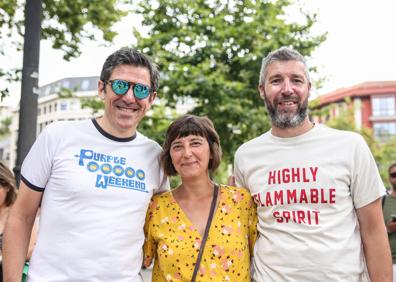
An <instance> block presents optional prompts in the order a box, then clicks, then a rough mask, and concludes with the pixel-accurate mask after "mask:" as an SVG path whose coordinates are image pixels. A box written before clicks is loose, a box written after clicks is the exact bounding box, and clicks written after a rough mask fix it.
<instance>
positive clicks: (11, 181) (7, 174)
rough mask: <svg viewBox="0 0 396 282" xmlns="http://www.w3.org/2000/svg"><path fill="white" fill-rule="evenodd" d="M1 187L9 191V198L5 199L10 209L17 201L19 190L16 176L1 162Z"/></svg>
mask: <svg viewBox="0 0 396 282" xmlns="http://www.w3.org/2000/svg"><path fill="white" fill-rule="evenodd" d="M0 185H1V186H2V187H3V189H8V191H7V196H6V198H5V205H6V206H7V207H9V206H11V205H12V204H13V203H14V202H15V200H16V197H17V189H16V183H15V177H14V174H13V173H12V172H11V170H9V169H8V167H7V166H6V165H5V164H4V163H3V162H0ZM0 189H1V188H0Z"/></svg>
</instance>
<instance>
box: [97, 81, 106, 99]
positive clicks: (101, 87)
mask: <svg viewBox="0 0 396 282" xmlns="http://www.w3.org/2000/svg"><path fill="white" fill-rule="evenodd" d="M105 94H106V92H105V83H104V82H103V81H101V80H99V81H98V96H99V98H100V99H102V100H104V98H105Z"/></svg>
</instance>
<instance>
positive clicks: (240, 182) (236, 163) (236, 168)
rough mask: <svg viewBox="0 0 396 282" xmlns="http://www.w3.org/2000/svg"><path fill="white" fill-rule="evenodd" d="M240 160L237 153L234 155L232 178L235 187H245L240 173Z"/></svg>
mask: <svg viewBox="0 0 396 282" xmlns="http://www.w3.org/2000/svg"><path fill="white" fill-rule="evenodd" d="M240 162H241V160H240V157H239V151H237V152H236V153H235V159H234V177H235V184H236V186H237V187H246V188H248V187H247V185H246V183H245V181H244V177H243V174H242V172H241V164H240Z"/></svg>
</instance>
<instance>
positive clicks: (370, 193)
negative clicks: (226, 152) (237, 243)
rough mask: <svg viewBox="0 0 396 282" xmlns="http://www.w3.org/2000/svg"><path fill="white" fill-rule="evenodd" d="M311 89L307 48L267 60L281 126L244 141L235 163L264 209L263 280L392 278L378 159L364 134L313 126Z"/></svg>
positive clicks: (258, 253)
mask: <svg viewBox="0 0 396 282" xmlns="http://www.w3.org/2000/svg"><path fill="white" fill-rule="evenodd" d="M310 88H311V83H310V79H309V74H308V68H307V65H306V63H305V60H304V58H303V57H302V55H301V54H300V53H298V52H297V51H295V50H292V49H290V48H285V47H283V48H280V49H278V50H275V51H274V52H271V53H270V54H269V55H268V56H267V57H266V58H264V60H263V63H262V68H261V73H260V83H259V92H260V96H261V97H262V98H263V100H264V101H265V105H266V108H267V110H268V112H269V115H270V117H271V120H272V128H271V130H270V131H268V132H266V133H264V134H263V135H261V136H259V137H257V138H255V139H253V140H251V141H249V142H247V143H245V144H243V145H242V146H241V147H240V148H239V149H238V150H237V152H236V154H235V166H234V167H235V179H236V183H237V184H238V186H243V187H247V188H248V189H249V190H250V192H251V194H252V197H253V198H254V200H255V202H256V203H257V213H258V218H259V223H258V231H259V238H258V239H257V241H256V245H255V250H254V257H253V267H254V273H253V280H254V281H266V282H267V281H276V282H279V281H296V282H297V281H298V282H300V281H348V282H353V281H356V282H361V281H369V279H371V281H391V277H392V267H391V256H390V252H389V245H388V241H387V236H386V229H385V225H384V221H383V218H382V211H381V201H380V198H381V196H382V195H383V194H384V193H385V188H384V185H383V183H382V181H381V178H380V176H379V173H378V169H377V167H376V164H375V161H374V159H373V156H372V154H371V152H370V150H369V148H368V146H367V145H366V143H365V141H364V140H363V138H362V137H361V136H360V135H358V134H356V133H352V132H346V131H340V130H335V129H331V128H328V127H326V126H324V125H321V124H314V123H313V122H311V121H310V120H309V118H308V114H307V112H308V97H309V92H310ZM367 270H368V271H367Z"/></svg>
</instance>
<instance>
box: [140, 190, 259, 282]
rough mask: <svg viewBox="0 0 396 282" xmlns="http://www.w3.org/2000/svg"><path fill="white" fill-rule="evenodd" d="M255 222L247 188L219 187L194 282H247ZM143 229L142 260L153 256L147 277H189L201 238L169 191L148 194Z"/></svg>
mask: <svg viewBox="0 0 396 282" xmlns="http://www.w3.org/2000/svg"><path fill="white" fill-rule="evenodd" d="M256 226H257V214H256V206H255V204H254V203H253V200H252V198H251V196H250V193H249V191H247V190H246V189H243V188H236V187H232V186H225V185H221V186H220V201H219V204H218V207H217V209H216V211H215V214H214V217H213V221H212V224H211V227H210V231H209V236H208V239H207V241H206V245H205V250H204V253H203V256H202V260H201V264H200V268H199V271H198V275H197V277H196V281H250V257H251V256H252V254H253V245H254V242H255V240H256V236H257V227H256ZM144 229H145V235H146V240H145V244H144V256H145V257H144V258H145V259H144V264H145V265H146V266H148V265H150V264H151V262H152V260H153V259H155V260H154V269H153V276H152V281H154V282H157V281H158V282H160V281H191V276H192V273H193V270H194V265H195V262H196V260H197V256H198V251H199V248H200V244H201V239H202V237H201V234H200V233H199V232H198V231H197V230H196V228H195V227H194V226H193V224H192V223H191V221H190V220H189V219H188V217H187V215H186V214H185V213H184V212H183V210H182V209H181V207H180V206H179V204H178V203H177V202H176V201H175V199H174V198H173V196H172V192H170V191H169V192H165V193H163V194H160V195H155V196H154V197H153V198H152V200H151V203H150V207H149V209H148V211H147V216H146V223H145V227H144Z"/></svg>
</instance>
